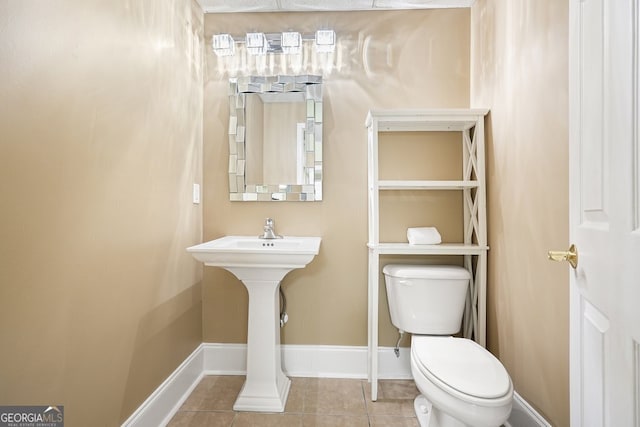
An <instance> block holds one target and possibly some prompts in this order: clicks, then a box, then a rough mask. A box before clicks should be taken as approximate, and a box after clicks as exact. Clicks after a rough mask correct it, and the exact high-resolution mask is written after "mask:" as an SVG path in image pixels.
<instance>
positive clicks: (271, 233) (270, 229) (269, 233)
mask: <svg viewBox="0 0 640 427" xmlns="http://www.w3.org/2000/svg"><path fill="white" fill-rule="evenodd" d="M258 237H259V238H261V239H282V236H279V235H277V234H276V230H275V229H274V222H273V220H272V219H271V218H267V219H266V220H265V221H264V233H262V236H258Z"/></svg>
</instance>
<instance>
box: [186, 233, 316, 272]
mask: <svg viewBox="0 0 640 427" xmlns="http://www.w3.org/2000/svg"><path fill="white" fill-rule="evenodd" d="M321 240H322V239H321V238H320V237H292V236H285V237H283V238H282V239H260V238H258V237H251V236H225V237H221V238H219V239H216V240H211V241H209V242H205V243H201V244H199V245H196V246H192V247H190V248H187V251H189V252H191V254H192V255H193V256H194V257H195V258H196V259H197V260H198V261H202V262H204V263H205V265H211V266H216V267H224V268H233V267H250V268H288V269H294V268H302V267H304V266H306V265H307V264H309V263H310V262H311V260H312V259H313V258H314V257H315V256H316V255H317V254H318V252H319V250H320V241H321Z"/></svg>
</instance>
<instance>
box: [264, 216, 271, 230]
mask: <svg viewBox="0 0 640 427" xmlns="http://www.w3.org/2000/svg"><path fill="white" fill-rule="evenodd" d="M264 225H265V227H270V228H272V227H273V219H271V218H267V219H265V220H264Z"/></svg>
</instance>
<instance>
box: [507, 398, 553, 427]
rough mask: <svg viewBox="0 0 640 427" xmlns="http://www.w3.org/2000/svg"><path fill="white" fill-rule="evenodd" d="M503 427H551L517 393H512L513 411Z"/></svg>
mask: <svg viewBox="0 0 640 427" xmlns="http://www.w3.org/2000/svg"><path fill="white" fill-rule="evenodd" d="M504 427H552V426H551V424H549V422H548V421H547V420H545V419H544V418H543V417H542V415H540V414H539V413H538V412H537V411H536V410H535V409H533V407H532V406H531V405H529V403H528V402H527V401H526V400H524V399H523V398H522V396H520V395H519V394H518V393H517V392H515V391H514V392H513V409H512V410H511V415H509V419H508V420H507V421H506V422H505V423H504Z"/></svg>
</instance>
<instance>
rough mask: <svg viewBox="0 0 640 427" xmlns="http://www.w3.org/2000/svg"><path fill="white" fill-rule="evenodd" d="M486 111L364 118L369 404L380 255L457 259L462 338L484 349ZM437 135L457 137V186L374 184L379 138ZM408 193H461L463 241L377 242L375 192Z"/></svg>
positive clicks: (383, 113) (374, 376) (374, 378)
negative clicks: (466, 278) (460, 263)
mask: <svg viewBox="0 0 640 427" xmlns="http://www.w3.org/2000/svg"><path fill="white" fill-rule="evenodd" d="M487 113H488V110H485V109H436V110H371V111H369V114H368V115H367V121H366V126H367V133H368V189H369V240H368V243H367V247H368V250H369V280H368V282H369V301H368V306H369V316H368V317H369V322H368V324H369V327H368V329H369V339H368V342H369V347H368V355H369V357H368V362H369V366H368V368H369V381H370V382H371V398H372V400H377V395H378V393H377V390H378V386H377V382H378V306H379V287H380V281H381V277H380V256H381V255H461V256H463V257H464V267H465V268H466V269H467V270H468V271H469V272H470V273H471V280H470V283H469V292H468V296H467V300H466V303H465V312H464V318H463V322H462V334H463V336H464V337H465V338H471V339H474V340H475V341H477V342H478V343H479V344H481V345H483V346H484V345H485V344H486V276H487V251H488V249H489V248H488V246H487V227H486V190H485V160H484V118H485V116H486V114H487ZM412 131H415V132H429V131H434V132H441V131H450V132H458V133H460V134H461V139H462V176H461V177H460V178H461V179H460V180H445V181H441V180H380V179H378V133H379V132H412ZM403 190H404V191H407V190H410V191H413V190H427V191H434V190H460V191H462V192H463V214H464V219H463V224H461V226H462V227H463V236H464V240H463V241H462V242H459V243H443V244H439V245H410V244H408V243H406V242H380V211H379V208H380V192H381V191H403Z"/></svg>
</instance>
